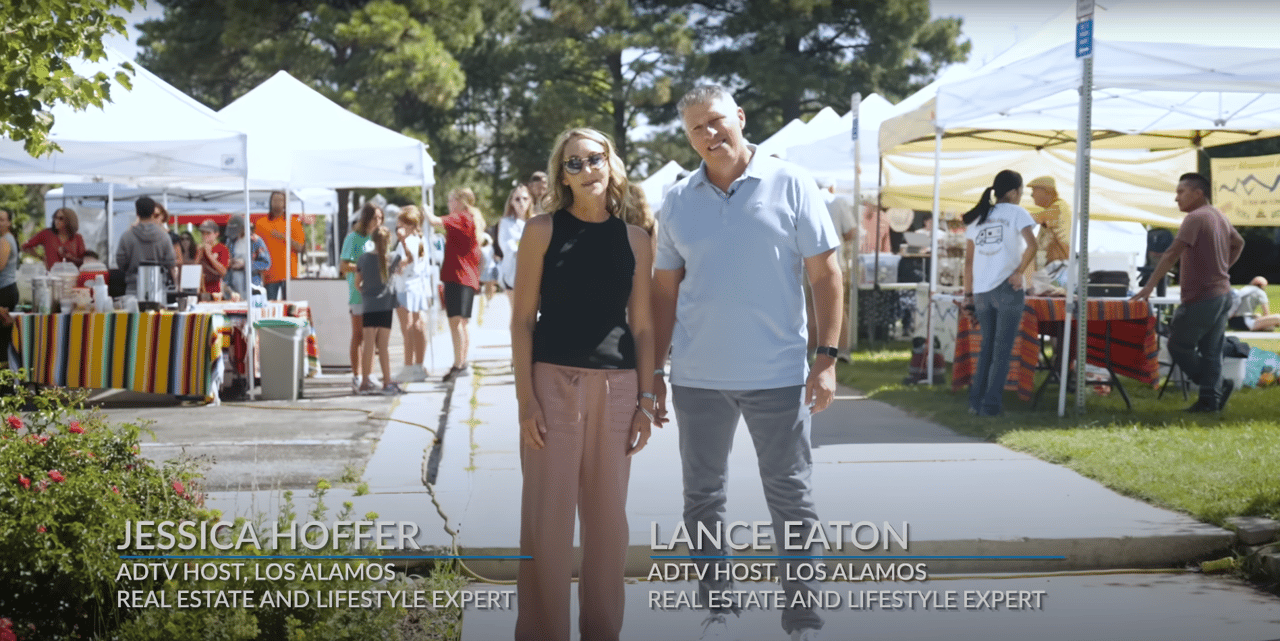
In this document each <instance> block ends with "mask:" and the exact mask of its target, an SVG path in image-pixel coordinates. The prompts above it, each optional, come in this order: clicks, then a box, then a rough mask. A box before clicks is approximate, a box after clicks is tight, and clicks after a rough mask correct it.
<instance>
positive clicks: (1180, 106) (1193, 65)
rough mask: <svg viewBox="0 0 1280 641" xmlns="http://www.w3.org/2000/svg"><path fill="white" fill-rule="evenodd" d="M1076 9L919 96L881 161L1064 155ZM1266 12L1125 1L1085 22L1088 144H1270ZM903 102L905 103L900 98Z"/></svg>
mask: <svg viewBox="0 0 1280 641" xmlns="http://www.w3.org/2000/svg"><path fill="white" fill-rule="evenodd" d="M1074 9H1075V7H1068V9H1067V10H1066V11H1064V12H1063V13H1062V14H1060V15H1059V16H1058V17H1057V18H1055V19H1054V20H1052V21H1050V22H1049V23H1047V24H1046V25H1045V27H1044V28H1043V29H1041V30H1040V31H1039V32H1038V33H1036V34H1035V35H1033V36H1032V37H1030V38H1028V39H1027V40H1025V41H1023V42H1021V43H1019V44H1018V45H1015V46H1014V47H1012V48H1011V49H1009V50H1008V51H1006V52H1005V53H1003V54H1001V55H1000V56H998V57H996V58H995V59H994V60H992V61H991V62H990V63H988V64H987V65H985V66H983V67H982V68H981V69H978V70H976V71H973V72H964V71H960V72H955V73H954V74H953V75H950V76H944V77H943V78H941V79H940V80H939V81H938V82H936V83H934V84H933V85H930V87H927V88H926V89H925V90H922V91H921V92H920V93H919V94H918V95H917V96H918V97H913V98H914V100H912V99H909V101H910V105H909V108H908V109H904V110H903V111H901V112H899V113H898V114H896V115H897V117H895V118H893V119H891V120H889V121H886V122H885V124H884V126H883V127H882V129H881V136H880V148H881V150H882V151H883V153H886V154H887V153H896V152H900V151H932V150H933V148H934V140H933V137H934V132H935V129H934V128H935V126H936V127H940V128H942V129H944V130H945V134H944V140H943V149H944V150H976V149H1008V148H1011V147H1023V148H1043V147H1056V146H1065V147H1074V143H1075V137H1076V128H1077V122H1078V111H1077V110H1078V107H1079V94H1078V91H1079V86H1080V62H1079V60H1077V59H1076V58H1075V20H1076V18H1075V12H1074ZM1277 23H1280V5H1278V4H1276V3H1269V4H1267V3H1257V2H1241V1H1240V0H1234V1H1232V0H1228V1H1226V2H1219V3H1215V4H1213V5H1204V4H1193V3H1168V2H1165V3H1161V2H1154V1H1153V0H1131V1H1129V2H1124V1H1119V2H1115V3H1107V4H1106V6H1105V8H1104V7H1102V6H1099V7H1097V9H1096V12H1095V14H1094V43H1093V50H1094V72H1093V87H1094V90H1093V103H1092V120H1093V129H1094V134H1093V143H1092V145H1093V146H1094V147H1129V148H1147V149H1167V148H1173V147H1207V146H1214V145H1221V144H1228V143H1233V142H1239V141H1242V140H1251V139H1257V138H1265V137H1271V136H1275V135H1280V93H1278V92H1277V90H1280V45H1278V41H1277V39H1276V35H1275V25H1276V24H1277ZM904 102H908V101H904Z"/></svg>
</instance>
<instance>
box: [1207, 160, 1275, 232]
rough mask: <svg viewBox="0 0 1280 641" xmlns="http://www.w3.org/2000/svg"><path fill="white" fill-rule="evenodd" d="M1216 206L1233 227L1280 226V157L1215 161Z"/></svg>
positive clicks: (1214, 199)
mask: <svg viewBox="0 0 1280 641" xmlns="http://www.w3.org/2000/svg"><path fill="white" fill-rule="evenodd" d="M1210 171H1212V172H1213V174H1212V175H1213V180H1212V183H1213V203H1214V205H1216V206H1217V207H1218V209H1220V210H1222V213H1224V214H1226V215H1227V219H1228V220H1230V221H1231V224H1233V225H1265V226H1271V225H1280V154H1275V155H1271V156H1251V157H1248V158H1213V159H1212V160H1210Z"/></svg>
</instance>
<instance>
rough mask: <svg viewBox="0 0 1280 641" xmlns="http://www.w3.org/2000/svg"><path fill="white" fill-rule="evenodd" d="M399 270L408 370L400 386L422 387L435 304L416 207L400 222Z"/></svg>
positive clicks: (398, 310) (407, 208) (398, 295)
mask: <svg viewBox="0 0 1280 641" xmlns="http://www.w3.org/2000/svg"><path fill="white" fill-rule="evenodd" d="M396 223H397V224H396V236H398V237H399V240H400V242H399V243H398V244H397V245H396V258H397V266H396V271H395V274H394V275H393V276H392V283H393V286H394V287H395V290H396V299H397V302H399V303H400V304H399V305H398V306H397V307H396V315H397V316H398V317H399V320H400V332H401V334H402V335H403V336H404V369H402V370H400V372H399V373H397V374H396V375H395V381H396V382H398V383H419V382H422V381H425V380H427V370H426V368H425V367H424V366H423V364H422V363H423V361H424V360H425V359H426V355H427V325H426V314H427V309H428V307H429V306H430V302H431V291H430V289H429V288H428V286H427V279H428V270H429V269H430V263H429V261H428V258H427V253H428V250H427V242H426V240H425V239H424V238H423V237H422V212H421V211H419V210H418V208H417V207H415V206H413V205H407V206H405V208H404V209H401V210H400V216H399V217H398V218H397V219H396Z"/></svg>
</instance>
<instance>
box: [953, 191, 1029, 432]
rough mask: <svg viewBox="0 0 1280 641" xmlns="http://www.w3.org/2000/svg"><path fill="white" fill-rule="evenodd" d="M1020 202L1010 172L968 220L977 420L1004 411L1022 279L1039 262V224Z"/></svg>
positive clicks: (972, 398)
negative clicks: (977, 346)
mask: <svg viewBox="0 0 1280 641" xmlns="http://www.w3.org/2000/svg"><path fill="white" fill-rule="evenodd" d="M1021 200H1022V176H1021V175H1019V174H1018V172H1016V171H1011V170H1008V169H1006V170H1004V171H1002V172H1000V173H998V174H996V179H995V181H994V183H993V184H992V186H991V187H987V188H986V190H985V191H983V192H982V199H981V200H979V201H978V204H977V205H976V206H974V208H973V209H970V210H969V211H968V212H966V213H965V215H964V224H965V230H964V235H965V238H966V240H967V242H966V243H965V245H966V249H965V254H964V284H965V290H966V291H965V295H964V310H965V313H966V314H968V315H969V317H970V319H971V320H973V321H975V322H977V324H978V328H979V330H980V331H981V332H982V349H981V351H980V352H979V355H978V366H977V368H976V369H974V370H973V372H974V375H973V380H972V382H970V384H969V412H970V413H971V414H977V415H978V416H997V415H999V414H1000V413H1001V412H1002V411H1003V397H1004V386H1005V379H1007V378H1008V377H1009V358H1010V355H1011V354H1012V352H1013V343H1014V339H1015V338H1017V335H1018V327H1019V325H1020V324H1021V322H1022V307H1023V302H1024V299H1025V297H1026V296H1025V292H1024V291H1023V287H1024V286H1025V283H1024V282H1023V274H1024V272H1026V269H1027V266H1028V265H1030V264H1031V261H1033V260H1035V257H1036V237H1035V235H1034V234H1032V233H1031V228H1032V227H1034V226H1035V221H1034V220H1032V218H1031V214H1030V213H1028V212H1027V210H1025V209H1023V208H1022V206H1020V205H1019V204H1018V203H1019V202H1020V201H1021ZM1019 239H1021V242H1020V241H1019Z"/></svg>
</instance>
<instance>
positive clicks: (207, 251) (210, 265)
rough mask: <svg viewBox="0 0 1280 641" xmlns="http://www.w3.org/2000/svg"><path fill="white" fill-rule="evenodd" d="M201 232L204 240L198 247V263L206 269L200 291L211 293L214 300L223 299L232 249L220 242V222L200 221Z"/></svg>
mask: <svg viewBox="0 0 1280 641" xmlns="http://www.w3.org/2000/svg"><path fill="white" fill-rule="evenodd" d="M200 234H201V237H202V239H203V242H201V243H200V247H198V248H196V264H198V265H200V267H201V268H202V269H203V271H204V278H203V279H202V280H201V285H200V291H201V292H204V293H207V294H209V295H210V296H211V297H212V298H213V300H222V277H223V276H225V275H226V274H227V266H228V265H230V264H231V250H230V249H227V246H226V245H223V244H222V243H220V242H218V223H215V222H213V220H211V219H210V220H205V221H204V222H202V223H200Z"/></svg>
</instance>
